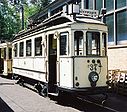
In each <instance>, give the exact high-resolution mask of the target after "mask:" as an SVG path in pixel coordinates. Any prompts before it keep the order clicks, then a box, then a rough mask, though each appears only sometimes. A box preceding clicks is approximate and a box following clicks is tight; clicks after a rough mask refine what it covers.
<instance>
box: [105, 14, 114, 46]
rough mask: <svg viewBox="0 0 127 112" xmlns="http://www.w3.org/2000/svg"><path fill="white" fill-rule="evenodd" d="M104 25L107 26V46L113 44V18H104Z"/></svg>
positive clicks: (111, 16)
mask: <svg viewBox="0 0 127 112" xmlns="http://www.w3.org/2000/svg"><path fill="white" fill-rule="evenodd" d="M105 21H106V24H107V25H108V42H109V43H108V44H109V45H113V44H114V17H113V15H110V16H107V17H106V18H105Z"/></svg>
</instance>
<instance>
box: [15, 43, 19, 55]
mask: <svg viewBox="0 0 127 112" xmlns="http://www.w3.org/2000/svg"><path fill="white" fill-rule="evenodd" d="M17 48H18V46H17V43H16V44H15V45H14V57H17V52H18V49H17Z"/></svg>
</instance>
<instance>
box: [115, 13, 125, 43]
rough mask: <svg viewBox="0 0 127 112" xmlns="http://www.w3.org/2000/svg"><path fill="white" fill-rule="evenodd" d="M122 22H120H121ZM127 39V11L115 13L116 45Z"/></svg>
mask: <svg viewBox="0 0 127 112" xmlns="http://www.w3.org/2000/svg"><path fill="white" fill-rule="evenodd" d="M121 21H122V22H121ZM126 39H127V11H124V12H119V13H117V43H118V44H119V43H120V42H119V41H122V40H126Z"/></svg>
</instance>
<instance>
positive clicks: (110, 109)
mask: <svg viewBox="0 0 127 112" xmlns="http://www.w3.org/2000/svg"><path fill="white" fill-rule="evenodd" d="M77 98H78V99H79V100H81V101H84V102H87V103H89V104H92V105H95V106H98V107H100V108H103V109H107V110H108V111H111V112H120V111H118V110H116V109H113V108H111V107H108V106H106V105H105V103H106V101H105V103H103V104H100V103H96V102H94V101H90V100H87V99H85V98H81V97H77Z"/></svg>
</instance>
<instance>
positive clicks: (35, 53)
mask: <svg viewBox="0 0 127 112" xmlns="http://www.w3.org/2000/svg"><path fill="white" fill-rule="evenodd" d="M40 38H41V39H40ZM39 39H40V45H41V46H40V53H39V54H37V52H36V51H37V49H36V48H37V46H36V42H37V40H39ZM42 51H43V50H42V37H41V36H40V37H36V38H35V39H34V56H42Z"/></svg>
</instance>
